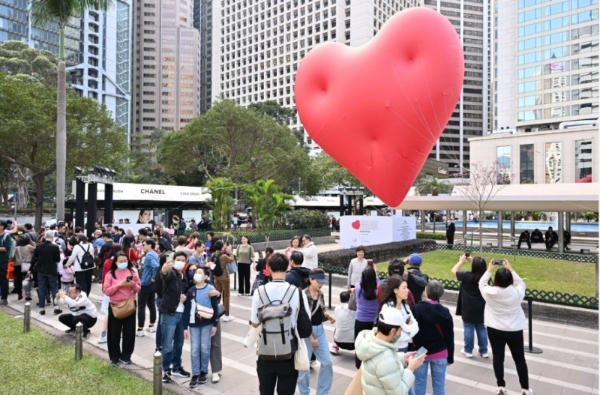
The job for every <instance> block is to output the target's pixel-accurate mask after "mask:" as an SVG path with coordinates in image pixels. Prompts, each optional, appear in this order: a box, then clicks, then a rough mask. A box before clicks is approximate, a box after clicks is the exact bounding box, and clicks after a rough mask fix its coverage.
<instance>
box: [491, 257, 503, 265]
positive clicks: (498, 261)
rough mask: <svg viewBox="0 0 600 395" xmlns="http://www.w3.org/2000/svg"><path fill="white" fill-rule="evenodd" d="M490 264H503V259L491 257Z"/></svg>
mask: <svg viewBox="0 0 600 395" xmlns="http://www.w3.org/2000/svg"><path fill="white" fill-rule="evenodd" d="M492 265H496V266H503V265H504V259H492Z"/></svg>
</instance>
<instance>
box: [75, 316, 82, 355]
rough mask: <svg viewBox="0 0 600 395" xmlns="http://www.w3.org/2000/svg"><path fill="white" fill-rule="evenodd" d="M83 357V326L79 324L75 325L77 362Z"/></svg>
mask: <svg viewBox="0 0 600 395" xmlns="http://www.w3.org/2000/svg"><path fill="white" fill-rule="evenodd" d="M82 355H83V324H82V323H81V322H78V323H77V325H75V360H76V361H79V360H81V357H82Z"/></svg>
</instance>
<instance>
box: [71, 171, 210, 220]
mask: <svg viewBox="0 0 600 395" xmlns="http://www.w3.org/2000/svg"><path fill="white" fill-rule="evenodd" d="M72 187H73V196H74V197H75V198H77V191H76V190H75V189H76V188H75V181H73V185H72ZM85 198H86V200H87V188H86V189H85ZM210 198H211V196H210V193H209V192H208V189H206V188H200V187H182V186H176V185H150V184H125V183H118V182H115V183H113V200H114V201H119V200H149V201H162V202H164V201H173V202H182V201H184V202H185V201H195V202H208V201H209V200H210ZM98 200H100V201H102V200H104V184H98ZM136 221H137V219H136ZM131 222H133V221H131Z"/></svg>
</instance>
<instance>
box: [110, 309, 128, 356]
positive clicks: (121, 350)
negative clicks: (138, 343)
mask: <svg viewBox="0 0 600 395" xmlns="http://www.w3.org/2000/svg"><path fill="white" fill-rule="evenodd" d="M121 334H122V335H123V346H122V347H121ZM106 345H107V346H108V357H109V358H110V360H111V362H119V359H123V360H130V359H131V354H133V348H134V347H135V313H134V314H131V315H130V316H129V317H126V318H122V319H118V318H115V316H114V315H113V312H112V307H110V306H109V307H108V330H107V333H106Z"/></svg>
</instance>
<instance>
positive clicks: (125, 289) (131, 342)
mask: <svg viewBox="0 0 600 395" xmlns="http://www.w3.org/2000/svg"><path fill="white" fill-rule="evenodd" d="M114 263H115V264H114V265H113V267H112V268H111V269H110V272H109V273H108V274H107V275H106V277H105V279H104V282H103V283H102V292H104V294H105V295H108V296H109V297H110V304H109V307H108V328H107V329H108V330H107V332H108V333H107V346H108V356H109V357H110V362H111V364H112V366H117V365H118V364H119V362H121V363H124V364H126V365H131V354H133V348H134V347H135V312H134V313H132V314H131V315H130V316H128V317H125V318H116V317H115V316H114V315H113V310H112V305H117V304H119V303H121V302H124V301H126V300H127V299H129V298H134V300H135V296H136V294H137V293H138V292H139V291H140V288H141V284H140V278H139V276H138V274H137V272H136V271H135V270H133V266H132V265H131V263H130V262H129V260H128V259H127V256H126V255H125V254H124V253H123V252H117V253H116V254H115V262H114ZM121 338H123V344H122V347H121V344H120V343H121Z"/></svg>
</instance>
